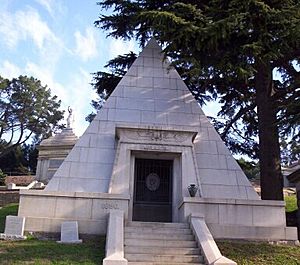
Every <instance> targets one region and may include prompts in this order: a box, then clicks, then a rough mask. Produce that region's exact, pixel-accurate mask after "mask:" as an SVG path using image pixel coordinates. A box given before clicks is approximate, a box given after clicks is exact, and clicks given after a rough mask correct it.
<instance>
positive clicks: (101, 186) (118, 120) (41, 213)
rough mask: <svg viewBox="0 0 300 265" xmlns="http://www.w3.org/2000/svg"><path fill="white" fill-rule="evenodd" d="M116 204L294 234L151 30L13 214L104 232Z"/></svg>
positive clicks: (220, 233) (128, 210)
mask: <svg viewBox="0 0 300 265" xmlns="http://www.w3.org/2000/svg"><path fill="white" fill-rule="evenodd" d="M191 185H192V186H193V185H194V186H196V188H198V189H197V192H196V195H195V197H191V196H190V194H189V190H188V187H190V190H191ZM116 211H117V212H121V213H122V216H124V220H125V224H126V222H131V221H141V222H173V223H189V222H190V220H191V216H192V217H197V218H202V219H203V220H204V222H205V224H206V225H207V227H208V229H209V231H210V232H211V234H212V235H213V237H215V238H242V239H263V240H294V239H296V231H295V229H294V228H287V227H286V220H285V209H284V202H281V201H263V200H261V199H260V197H259V196H258V195H257V193H256V192H255V190H254V189H253V187H252V186H251V184H250V182H249V181H248V179H247V178H246V176H245V174H244V173H243V171H242V170H241V169H240V167H239V165H238V164H237V162H236V161H235V159H234V158H233V157H232V155H231V154H230V152H229V151H228V149H227V147H226V146H225V144H224V143H223V141H222V140H221V138H220V136H219V135H218V133H217V132H216V130H215V129H214V127H213V126H212V125H211V124H210V122H209V121H208V119H207V117H206V116H205V114H204V113H203V111H202V110H201V108H200V107H199V105H198V104H197V101H196V100H195V99H194V97H193V96H192V95H191V93H190V91H189V90H188V88H187V87H186V85H185V84H184V82H183V81H182V79H181V78H180V76H179V75H178V73H177V71H176V70H174V69H173V68H172V67H170V65H169V63H168V62H166V61H164V60H163V55H162V53H161V48H160V47H159V45H158V44H157V43H156V41H155V40H151V41H150V42H149V43H148V44H147V46H146V47H145V48H144V50H143V51H142V52H141V53H140V55H139V56H138V58H137V59H136V61H135V62H134V63H133V65H132V66H131V67H130V69H129V70H128V72H127V73H126V75H125V76H124V77H123V79H122V80H121V81H120V83H119V84H118V85H117V87H116V88H115V90H114V92H113V93H112V94H111V96H110V97H109V99H108V100H107V102H106V103H105V105H104V106H103V108H102V109H101V110H100V111H99V112H98V114H97V115H96V117H95V119H94V120H93V122H92V123H91V124H90V125H89V127H88V128H87V130H86V131H85V133H84V134H83V135H82V136H81V137H80V139H79V140H78V141H77V142H76V144H75V146H74V147H73V149H72V150H71V152H70V153H69V155H68V156H67V157H66V158H65V160H64V162H63V163H62V164H61V166H60V167H59V169H58V170H57V172H56V173H55V175H54V176H53V178H52V179H51V180H50V182H49V183H48V185H47V186H46V188H45V190H43V191H21V197H20V208H19V216H23V217H25V218H26V223H25V230H26V231H43V232H58V231H60V226H61V224H62V222H64V221H68V220H71V221H72V220H73V221H74V220H75V221H78V224H79V232H80V233H85V234H106V233H107V231H108V229H109V227H110V225H109V226H107V224H108V220H110V219H109V216H110V215H111V214H112V213H113V212H116ZM110 222H111V221H109V223H110ZM121 223H122V222H121ZM197 229H198V230H199V229H200V228H199V227H198V228H195V229H194V230H195V231H196V232H195V233H197ZM207 231H208V230H207ZM198 232H199V231H198Z"/></svg>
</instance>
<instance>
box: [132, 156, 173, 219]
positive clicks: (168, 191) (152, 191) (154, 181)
mask: <svg viewBox="0 0 300 265" xmlns="http://www.w3.org/2000/svg"><path fill="white" fill-rule="evenodd" d="M172 182H173V160H163V159H144V158H143V159H142V158H135V166H134V196H133V216H132V220H133V221H144V222H172V187H173V183H172Z"/></svg>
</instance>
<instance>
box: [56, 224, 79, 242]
mask: <svg viewBox="0 0 300 265" xmlns="http://www.w3.org/2000/svg"><path fill="white" fill-rule="evenodd" d="M60 236H61V238H60V241H58V243H63V244H79V243H82V240H81V239H79V235H78V222H77V221H68V222H63V223H62V224H61V235H60Z"/></svg>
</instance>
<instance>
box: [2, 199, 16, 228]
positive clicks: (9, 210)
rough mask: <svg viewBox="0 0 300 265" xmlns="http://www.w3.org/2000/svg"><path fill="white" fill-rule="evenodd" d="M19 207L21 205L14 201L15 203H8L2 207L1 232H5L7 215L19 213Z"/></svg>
mask: <svg viewBox="0 0 300 265" xmlns="http://www.w3.org/2000/svg"><path fill="white" fill-rule="evenodd" d="M18 207H19V205H18V204H17V203H13V204H8V205H6V206H3V207H2V208H1V209H0V233H3V232H4V228H5V217H6V216H7V215H18Z"/></svg>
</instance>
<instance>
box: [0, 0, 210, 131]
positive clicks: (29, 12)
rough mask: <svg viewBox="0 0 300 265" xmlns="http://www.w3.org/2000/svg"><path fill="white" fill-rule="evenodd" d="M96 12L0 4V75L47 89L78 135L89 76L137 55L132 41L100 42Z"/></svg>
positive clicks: (57, 1)
mask: <svg viewBox="0 0 300 265" xmlns="http://www.w3.org/2000/svg"><path fill="white" fill-rule="evenodd" d="M100 12H101V10H100V8H99V6H97V5H96V0H87V1H79V0H72V1H71V0H0V36H1V38H0V75H1V76H2V77H5V78H13V77H17V76H19V75H21V74H22V75H28V76H33V77H35V78H38V79H39V80H41V81H42V83H43V84H44V85H46V84H47V85H48V86H49V87H50V89H51V91H52V94H53V95H54V94H56V95H57V96H58V97H59V99H61V100H62V109H65V110H66V109H67V107H68V106H71V108H73V110H74V116H75V122H74V125H73V126H74V128H75V133H76V134H77V135H78V136H79V135H81V134H82V133H83V132H84V130H85V128H86V127H87V126H88V123H87V122H85V120H84V118H85V117H86V116H87V114H89V113H90V112H91V111H92V108H91V106H90V101H91V99H94V98H96V93H95V92H94V91H93V89H92V86H91V85H90V84H89V83H90V82H91V80H92V75H91V74H90V73H93V72H96V71H99V70H103V66H104V65H105V64H106V62H107V61H108V60H110V59H111V58H113V57H115V56H116V55H118V54H123V53H126V52H128V51H131V50H133V51H135V52H138V51H139V48H138V45H137V44H136V43H134V42H133V41H131V42H123V41H121V40H115V39H112V38H106V32H103V31H102V30H100V29H97V28H95V27H94V24H93V23H94V21H95V20H96V19H97V18H98V16H99V14H100ZM207 110H208V111H209V109H207Z"/></svg>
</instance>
